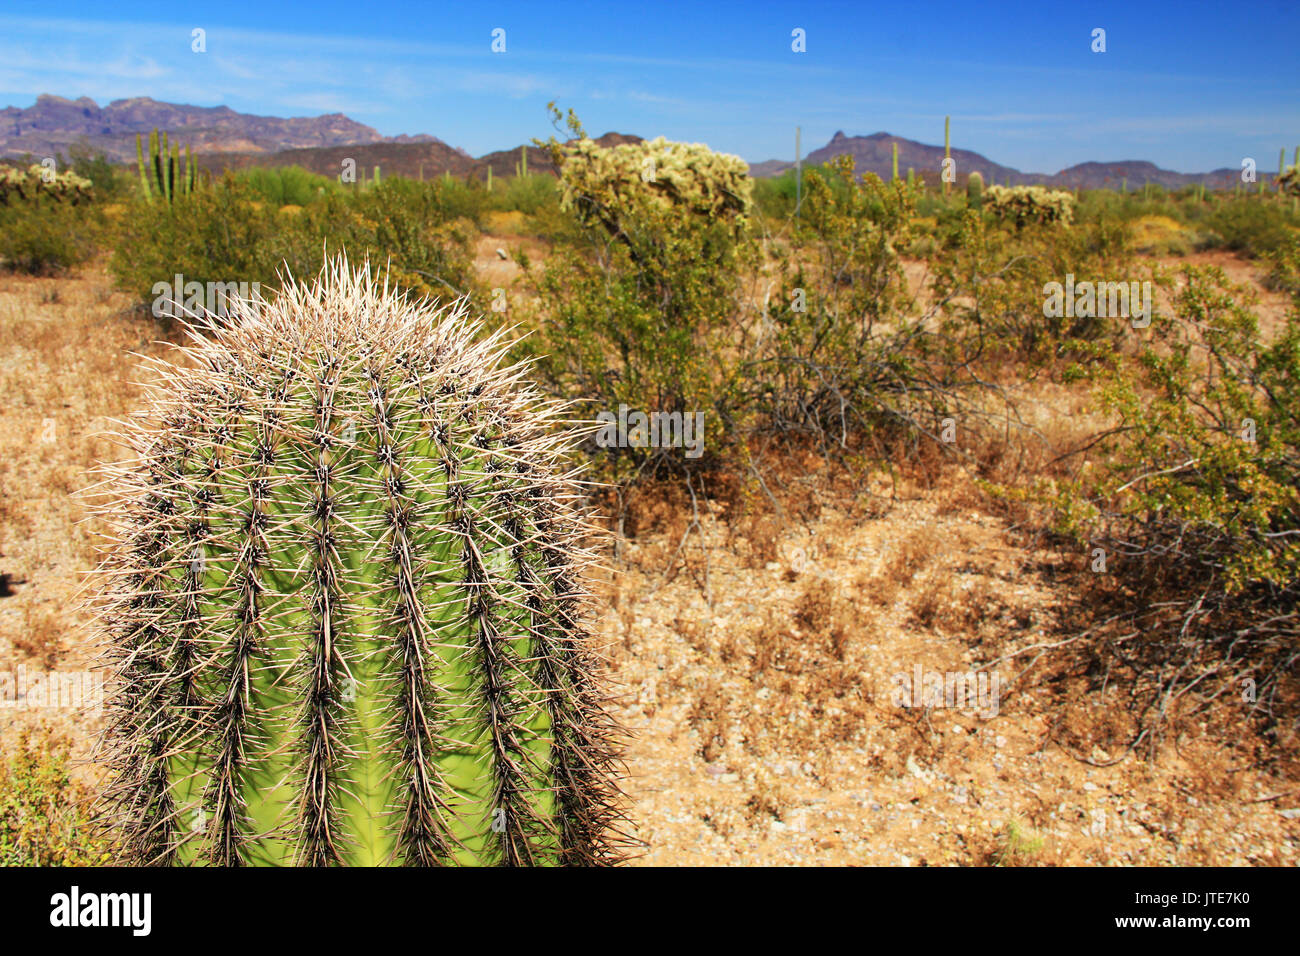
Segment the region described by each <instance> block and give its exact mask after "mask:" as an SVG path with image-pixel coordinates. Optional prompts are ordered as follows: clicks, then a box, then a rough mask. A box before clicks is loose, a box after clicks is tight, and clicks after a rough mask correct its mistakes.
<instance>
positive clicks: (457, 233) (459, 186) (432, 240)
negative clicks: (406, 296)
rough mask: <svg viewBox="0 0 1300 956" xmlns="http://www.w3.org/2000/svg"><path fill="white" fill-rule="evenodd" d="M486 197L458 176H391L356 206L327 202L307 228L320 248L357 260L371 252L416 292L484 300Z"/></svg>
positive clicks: (354, 200) (356, 198)
mask: <svg viewBox="0 0 1300 956" xmlns="http://www.w3.org/2000/svg"><path fill="white" fill-rule="evenodd" d="M481 199H482V191H481V190H477V189H475V188H474V187H472V186H470V185H468V184H465V183H462V182H460V181H459V180H455V179H451V180H439V181H434V182H418V181H416V180H413V179H402V178H394V179H386V180H384V181H383V182H382V183H381V184H380V185H378V186H376V187H374V188H373V189H367V190H364V191H361V192H358V193H354V194H353V195H352V197H351V201H350V202H344V201H334V202H331V203H328V204H325V205H324V206H323V207H322V208H321V210H320V214H319V215H316V214H315V213H316V212H317V210H316V209H315V208H313V209H311V210H308V215H307V217H306V223H305V227H306V229H307V230H308V232H309V234H311V235H312V236H313V238H315V239H317V240H318V244H320V242H329V243H330V244H331V245H333V244H335V243H338V244H339V245H340V246H341V247H342V248H345V249H346V250H347V251H348V254H349V255H350V256H352V257H353V258H354V259H358V258H360V256H362V255H368V256H369V257H370V258H371V260H372V261H373V262H374V263H375V265H376V266H386V267H387V269H388V273H389V276H390V278H391V279H392V281H394V282H396V283H397V284H398V285H399V286H400V287H402V288H404V289H409V290H411V291H412V292H414V293H416V294H419V295H428V296H430V297H433V298H439V299H446V298H447V297H448V296H461V295H470V296H471V297H477V296H479V295H480V294H481V292H480V290H479V289H478V287H477V284H476V280H475V277H474V255H473V248H474V246H473V243H474V238H475V237H476V235H477V229H476V227H475V225H474V218H475V217H477V216H478V215H479V212H480V211H481ZM479 304H480V306H481V305H482V303H479Z"/></svg>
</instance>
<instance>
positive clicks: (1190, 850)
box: [0, 236, 1300, 865]
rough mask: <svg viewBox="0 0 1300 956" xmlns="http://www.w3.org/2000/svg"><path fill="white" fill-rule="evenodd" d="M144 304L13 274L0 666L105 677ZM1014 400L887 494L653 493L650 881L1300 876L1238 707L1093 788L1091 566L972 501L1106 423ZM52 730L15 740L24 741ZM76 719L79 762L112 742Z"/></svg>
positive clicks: (782, 485)
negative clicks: (992, 707) (1088, 870)
mask: <svg viewBox="0 0 1300 956" xmlns="http://www.w3.org/2000/svg"><path fill="white" fill-rule="evenodd" d="M518 241H519V240H517V239H511V238H507V237H500V236H495V237H494V236H485V237H483V239H482V240H481V241H480V243H479V246H478V250H477V252H478V267H479V271H480V273H481V275H482V276H483V277H484V278H485V279H487V280H490V281H489V284H493V283H495V282H496V281H501V282H503V283H511V282H513V281H514V280H515V279H516V278H517V276H518V272H519V270H518V267H517V265H516V264H515V263H514V262H513V261H512V259H513V250H514V245H513V244H514V243H516V242H518ZM498 247H500V248H503V249H506V250H507V252H508V255H509V256H510V258H509V259H501V258H500V257H499V256H498V255H497V254H496V249H497V248H498ZM533 252H534V250H529V254H530V255H532V254H533ZM1223 258H1228V257H1223ZM1234 268H1236V266H1234ZM1241 268H1243V269H1249V268H1250V267H1245V266H1242V267H1241ZM909 274H910V273H909ZM1249 278H1252V279H1253V280H1256V281H1257V280H1258V278H1259V276H1258V275H1250V276H1249ZM128 304H129V303H128V302H127V301H126V299H125V298H124V297H122V296H120V295H117V294H115V293H113V292H112V291H111V284H110V281H109V279H108V277H107V275H106V274H105V273H104V271H103V269H102V267H101V266H98V265H97V266H94V267H91V268H87V269H86V270H85V271H84V272H82V273H80V274H77V275H73V276H69V277H64V278H58V279H32V278H21V277H15V276H0V389H2V390H3V394H4V396H5V397H6V400H7V401H6V411H5V425H6V427H5V429H4V430H3V432H2V433H0V575H3V576H4V581H5V582H6V584H5V587H4V588H0V595H4V596H0V667H5V668H10V667H16V666H18V665H23V666H25V667H27V668H29V669H41V668H52V669H56V670H58V671H77V670H82V669H85V668H87V667H90V666H91V661H92V657H91V653H92V650H91V648H89V647H88V646H87V643H86V637H85V633H84V631H83V630H82V629H81V625H82V624H83V623H84V622H83V621H81V620H79V618H78V616H77V612H76V610H75V602H74V596H75V594H76V592H77V590H78V589H79V587H80V586H81V584H82V582H83V580H84V576H85V572H86V571H87V569H88V568H90V567H91V566H93V564H94V562H95V552H94V538H93V533H94V528H93V526H91V525H89V524H87V523H86V522H85V521H83V511H82V507H81V505H80V504H79V502H78V500H77V499H76V498H75V497H74V496H73V492H74V491H76V490H77V489H79V488H83V487H85V485H86V484H87V483H88V482H89V481H90V480H91V479H90V477H89V476H88V469H89V467H90V466H91V465H92V464H93V462H94V461H96V460H97V459H100V458H104V457H111V456H113V454H114V452H113V450H112V446H111V445H110V444H109V443H108V442H107V441H106V440H105V439H104V438H102V437H96V436H97V433H98V432H100V431H102V430H103V429H105V428H106V427H108V424H109V420H110V419H112V418H115V417H119V416H122V415H124V414H125V413H127V412H128V411H129V410H130V409H131V407H132V405H133V403H134V402H135V400H136V398H137V395H138V389H137V387H136V386H135V385H133V384H132V381H133V379H134V378H135V376H136V374H137V368H138V362H137V360H136V359H135V358H134V357H133V356H132V354H131V353H132V352H133V351H134V352H147V351H151V350H153V349H155V348H157V346H154V345H152V344H151V340H152V339H153V337H154V335H155V332H154V329H153V327H152V325H151V324H150V323H149V322H147V321H141V320H139V319H135V318H131V317H129V316H128V315H126V314H123V313H122V312H121V310H122V309H124V308H125V307H126V306H127V305H128ZM1008 384H1009V385H1012V386H1014V387H1016V388H1017V392H1016V401H1017V405H1018V407H1019V408H1020V411H1021V415H1022V416H1023V417H1024V418H1025V419H1026V421H1027V423H1028V424H1029V425H1030V426H1033V427H1034V428H1036V429H1037V433H1036V437H1035V438H1034V439H1033V440H1030V441H1016V442H1012V441H1010V440H1007V441H1004V442H1001V443H1000V442H998V441H996V440H993V441H990V442H988V443H986V444H984V445H982V446H980V447H977V448H970V449H965V450H966V451H967V452H968V457H967V458H963V459H953V460H945V459H943V458H940V457H938V456H934V455H930V454H928V453H927V454H926V455H923V456H922V457H920V458H911V457H903V456H900V458H899V460H898V461H897V462H896V466H897V467H896V468H895V469H894V472H893V473H892V474H878V475H876V476H874V477H873V478H871V479H870V480H869V481H865V482H864V481H862V480H858V479H849V478H847V477H846V476H845V475H844V474H843V473H842V472H837V471H830V470H827V469H826V467H825V465H824V464H823V463H821V461H820V459H819V458H818V457H817V456H815V455H813V454H811V453H809V454H802V453H800V452H799V451H798V450H797V449H795V450H792V449H790V448H789V447H788V446H787V447H786V448H784V449H782V450H779V451H778V450H769V451H768V452H767V453H766V457H765V458H764V459H762V460H760V461H758V462H757V464H756V468H757V472H756V473H757V474H760V475H762V477H763V482H762V484H761V485H759V484H758V482H753V483H752V484H750V483H746V482H745V481H741V480H734V479H733V480H730V481H728V480H725V479H722V478H709V479H707V481H713V482H714V483H715V485H716V486H710V485H707V484H706V486H705V491H706V494H704V495H701V496H700V498H699V500H698V501H697V502H696V503H694V504H693V503H692V501H691V498H690V497H689V496H687V495H686V494H685V492H684V491H682V490H681V489H680V488H678V489H676V490H674V489H671V488H663V487H646V488H641V489H638V490H637V491H636V492H635V494H634V496H633V499H632V500H631V502H630V503H629V509H628V513H627V516H626V520H625V522H624V526H623V527H624V532H625V535H626V536H625V538H623V539H622V540H620V541H619V542H618V546H617V547H616V548H615V549H613V550H612V553H611V554H610V555H609V557H608V563H609V564H610V565H611V568H612V570H611V571H610V573H609V574H608V576H607V578H606V579H605V580H603V581H600V582H597V584H598V588H599V590H600V592H601V596H602V598H603V601H604V605H605V607H606V608H607V611H606V614H605V616H604V618H603V619H602V620H601V622H600V633H601V635H602V638H603V641H604V644H605V647H606V652H607V654H608V656H609V659H610V662H611V667H612V672H613V676H614V678H615V681H616V683H617V688H618V692H619V693H620V695H621V696H620V704H619V716H620V717H621V718H622V720H623V721H624V722H625V723H626V725H627V726H628V727H629V729H630V730H631V732H632V738H631V742H630V749H629V753H628V771H629V773H628V778H627V781H626V789H627V791H628V794H629V797H630V800H631V803H632V807H631V816H632V819H633V820H634V821H635V824H636V827H637V835H638V836H639V837H640V838H641V839H642V840H643V841H644V842H645V852H644V855H643V856H642V857H641V858H640V860H641V862H644V863H651V864H700V865H710V864H741V863H743V864H786V863H803V864H811V863H829V864H835V863H864V864H886V865H896V864H928V865H939V864H948V863H963V864H991V863H1027V864H1085V863H1086V864H1165V863H1176V864H1244V863H1254V864H1263V865H1268V864H1281V865H1294V864H1295V863H1296V862H1297V852H1296V849H1297V836H1298V834H1297V827H1298V826H1300V820H1297V819H1295V817H1296V816H1300V815H1298V814H1291V813H1288V814H1283V813H1282V812H1279V811H1289V810H1291V809H1293V808H1295V807H1297V806H1300V786H1298V785H1297V783H1296V781H1295V779H1294V778H1293V777H1290V776H1286V775H1284V773H1283V771H1282V770H1281V769H1279V768H1275V769H1272V770H1266V769H1260V768H1259V767H1258V765H1257V763H1256V762H1255V761H1252V760H1251V759H1250V756H1251V752H1252V747H1253V746H1254V745H1253V743H1252V741H1251V739H1250V737H1249V735H1250V729H1249V725H1248V724H1247V723H1246V721H1245V718H1244V716H1243V715H1236V716H1234V712H1233V711H1232V709H1231V707H1230V706H1226V705H1225V706H1224V707H1221V708H1219V709H1218V710H1217V711H1215V712H1213V714H1212V715H1211V716H1210V718H1207V717H1205V716H1202V717H1201V718H1200V719H1199V722H1190V723H1184V724H1179V725H1176V726H1175V728H1174V732H1173V733H1171V734H1170V736H1169V743H1168V745H1167V746H1166V747H1165V748H1163V749H1162V750H1161V752H1160V753H1159V754H1158V755H1157V757H1156V758H1155V759H1152V760H1139V759H1136V758H1134V759H1129V760H1125V761H1121V762H1119V763H1116V764H1114V765H1111V766H1096V765H1094V764H1105V763H1107V762H1109V760H1110V759H1111V758H1112V757H1113V756H1117V755H1118V754H1117V753H1112V752H1111V751H1110V750H1108V749H1107V743H1106V742H1107V741H1108V740H1122V738H1123V734H1124V728H1123V727H1122V726H1119V725H1118V724H1117V725H1116V726H1115V727H1111V726H1110V724H1111V723H1112V722H1115V721H1116V719H1117V718H1116V713H1117V710H1118V708H1117V707H1116V706H1115V704H1114V701H1113V700H1111V699H1110V698H1109V697H1108V696H1107V694H1106V693H1105V692H1103V693H1093V694H1089V695H1083V694H1081V693H1079V691H1078V689H1077V686H1076V684H1077V682H1078V674H1076V673H1072V672H1071V671H1069V670H1068V668H1066V667H1065V665H1056V666H1055V667H1053V666H1052V665H1051V661H1050V659H1049V658H1044V657H1043V655H1042V654H1041V653H1039V650H1038V648H1039V646H1040V645H1050V644H1051V643H1052V642H1054V641H1057V640H1059V639H1060V637H1061V635H1062V633H1064V632H1065V628H1066V626H1067V623H1068V622H1067V621H1066V620H1065V619H1064V618H1065V616H1066V611H1065V609H1066V608H1067V607H1068V606H1069V605H1070V604H1071V600H1070V599H1071V596H1072V594H1073V593H1074V588H1075V585H1074V583H1073V582H1074V581H1075V580H1077V575H1078V574H1079V573H1080V565H1081V563H1082V561H1081V559H1080V558H1079V556H1077V555H1068V554H1064V555H1063V554H1059V553H1057V552H1055V551H1053V550H1052V549H1050V548H1046V547H1044V546H1043V544H1042V542H1039V541H1036V540H1035V539H1033V538H1030V537H1029V536H1028V535H1027V534H1026V533H1025V532H1024V531H1023V530H1022V529H1021V527H1020V526H1019V525H1020V521H1021V516H1020V515H1019V514H1018V512H1017V510H1016V506H1015V505H1012V504H1006V503H998V502H994V501H992V500H990V499H989V498H988V496H986V495H985V494H984V493H983V492H982V491H981V490H980V489H979V487H978V486H977V485H976V483H975V479H976V478H984V479H989V480H993V481H1007V480H1010V478H1011V477H1013V476H1017V475H1026V474H1051V473H1052V472H1051V469H1053V468H1058V469H1059V468H1064V467H1066V466H1064V465H1061V464H1059V463H1055V464H1054V463H1053V462H1054V459H1055V458H1056V456H1057V454H1058V453H1059V451H1061V450H1062V449H1065V448H1068V447H1071V446H1072V445H1073V444H1074V443H1077V442H1078V441H1080V440H1082V439H1083V438H1084V437H1086V436H1087V434H1089V432H1090V429H1092V428H1093V427H1094V423H1092V422H1090V421H1089V420H1088V419H1087V417H1086V415H1084V414H1083V412H1084V410H1085V405H1084V403H1083V399H1082V398H1081V395H1080V393H1077V392H1075V391H1073V390H1071V389H1069V388H1066V387H1064V386H1060V385H1055V384H1051V383H1045V382H1044V383H1033V384H1030V385H1016V384H1015V383H1008ZM1065 411H1068V412H1069V413H1070V414H1062V412H1065ZM1031 434H1032V433H1031ZM916 666H920V667H921V668H922V669H923V670H926V671H939V672H944V671H948V672H953V671H956V672H966V671H970V670H975V669H979V668H990V669H992V670H994V671H995V672H997V673H998V675H999V676H1000V678H1001V682H1002V693H1001V699H1000V702H999V704H1000V705H999V707H998V708H997V712H996V714H994V713H988V712H978V711H973V710H970V709H947V708H943V707H912V708H905V707H900V706H898V705H897V703H896V702H895V700H894V697H893V694H894V690H895V687H896V682H895V675H897V674H899V673H909V674H910V673H912V671H913V668H914V667H916ZM1066 704H1069V706H1066ZM40 716H41V717H42V718H48V717H49V716H50V715H49V714H48V713H46V714H42V715H40ZM36 719H37V715H34V714H31V713H27V712H23V711H18V710H5V711H3V712H0V722H2V724H3V739H4V740H5V741H6V742H8V741H12V740H13V739H14V735H15V733H16V731H17V729H18V728H19V727H20V725H25V724H29V723H32V722H34V721H35V720H36ZM60 719H61V722H62V723H63V724H64V725H65V727H66V729H68V730H70V731H71V732H72V734H73V736H74V739H75V741H76V745H77V746H76V755H77V756H78V757H81V758H84V757H85V756H86V755H87V752H88V745H89V743H90V740H91V738H92V735H93V733H94V731H95V730H96V728H97V719H96V717H95V716H94V715H93V714H89V715H83V714H74V713H65V714H62V715H60ZM1234 720H1239V723H1240V730H1239V731H1237V730H1235V729H1234V725H1233V723H1232V722H1233V721H1234ZM1119 723H1122V721H1120V722H1119ZM1212 723H1213V725H1211V724H1212ZM1225 730H1226V732H1225ZM1085 740H1086V741H1089V742H1090V746H1091V750H1088V751H1086V752H1080V751H1079V749H1078V748H1079V742H1080V741H1085ZM1088 760H1091V761H1092V763H1089V762H1087V761H1088ZM95 772H96V770H95V767H94V766H93V764H89V763H86V764H83V765H82V767H81V770H80V773H81V774H82V776H83V777H93V776H94V775H95Z"/></svg>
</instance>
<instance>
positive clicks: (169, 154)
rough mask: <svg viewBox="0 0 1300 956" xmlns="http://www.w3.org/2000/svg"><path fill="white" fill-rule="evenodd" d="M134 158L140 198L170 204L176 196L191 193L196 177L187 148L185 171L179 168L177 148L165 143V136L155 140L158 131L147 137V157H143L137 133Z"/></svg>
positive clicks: (174, 145) (142, 145)
mask: <svg viewBox="0 0 1300 956" xmlns="http://www.w3.org/2000/svg"><path fill="white" fill-rule="evenodd" d="M135 159H136V165H137V166H138V167H139V170H140V188H141V190H142V191H143V192H144V197H145V199H147V200H148V201H149V202H153V197H154V196H161V197H162V198H163V199H164V200H165V201H166V202H169V203H171V202H174V201H175V200H176V199H177V197H179V196H184V195H188V194H189V193H192V192H194V187H195V184H196V181H197V177H198V170H199V167H198V163H196V162H194V161H193V156H192V155H191V154H190V148H189V146H186V147H185V168H184V170H182V169H181V160H180V149H179V147H177V145H176V144H175V143H172V144H171V145H170V149H169V147H168V143H167V134H166V133H163V134H162V141H161V142H159V140H158V130H157V129H155V130H154V131H153V132H152V133H150V134H149V154H148V156H146V155H145V152H144V143H143V142H142V141H141V138H140V134H139V133H137V134H136V137H135Z"/></svg>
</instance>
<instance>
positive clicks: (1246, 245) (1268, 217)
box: [1205, 196, 1300, 256]
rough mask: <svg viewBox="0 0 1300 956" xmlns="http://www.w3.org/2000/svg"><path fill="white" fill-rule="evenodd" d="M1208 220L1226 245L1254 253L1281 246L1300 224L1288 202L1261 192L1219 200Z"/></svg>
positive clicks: (1265, 252)
mask: <svg viewBox="0 0 1300 956" xmlns="http://www.w3.org/2000/svg"><path fill="white" fill-rule="evenodd" d="M1205 223H1206V225H1207V226H1208V227H1209V228H1210V229H1212V230H1214V232H1215V233H1217V234H1218V235H1219V236H1220V237H1221V238H1222V240H1223V245H1224V246H1225V247H1226V248H1228V249H1233V250H1236V251H1240V252H1244V253H1246V254H1247V255H1250V256H1263V255H1267V254H1268V253H1269V252H1272V251H1273V250H1275V249H1278V248H1280V247H1281V246H1283V245H1284V244H1285V243H1286V241H1287V239H1288V237H1290V236H1292V235H1294V229H1295V227H1297V226H1300V221H1297V220H1296V217H1295V216H1292V215H1290V214H1289V212H1288V207H1286V206H1285V205H1284V204H1282V203H1278V202H1273V201H1269V200H1265V199H1262V198H1260V197H1258V196H1242V197H1236V198H1233V199H1231V200H1227V201H1225V202H1223V203H1221V204H1219V205H1218V207H1217V208H1216V209H1215V210H1214V212H1213V213H1212V214H1211V215H1209V216H1208V217H1206V220H1205Z"/></svg>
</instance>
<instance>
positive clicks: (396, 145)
mask: <svg viewBox="0 0 1300 956" xmlns="http://www.w3.org/2000/svg"><path fill="white" fill-rule="evenodd" d="M430 139H432V137H431V138H430ZM640 141H641V137H639V136H629V135H627V134H624V133H606V134H605V135H604V136H601V137H599V138H598V139H597V140H596V142H597V143H599V144H600V145H602V146H615V145H618V144H620V143H638V142H640ZM519 149H520V147H518V146H516V147H515V148H514V149H503V150H500V151H498V152H495V153H488V154H487V155H486V156H481V157H479V158H478V159H474V158H473V157H471V156H469V155H467V154H466V153H465V152H464V151H463V150H456V149H452V148H451V147H450V146H448V145H447V144H446V143H444V142H442V141H441V140H432V142H418V143H416V142H405V143H403V142H397V141H396V140H391V141H386V142H382V143H352V144H349V145H346V146H323V147H313V148H309V149H285V150H280V151H279V152H276V153H269V154H268V153H247V152H245V153H204V154H200V155H199V157H198V161H199V165H200V167H202V168H204V169H206V170H208V171H209V172H211V173H212V174H213V175H220V173H221V172H222V171H223V170H225V169H235V170H238V169H246V168H248V167H250V166H301V167H303V168H304V169H309V170H311V171H312V172H313V173H319V174H321V175H322V176H331V177H332V176H337V175H338V174H339V172H340V170H342V168H343V165H342V164H343V160H345V159H351V160H354V161H355V162H356V164H357V176H358V178H360V176H361V174H362V173H363V172H364V173H365V176H366V178H370V177H371V176H373V175H374V167H375V166H378V167H379V173H380V175H381V176H406V177H409V178H411V179H419V178H424V179H433V178H434V177H437V176H441V175H442V174H443V173H451V175H453V176H457V177H463V176H472V177H474V178H475V179H486V178H487V171H488V167H489V166H490V167H491V168H492V175H493V176H494V177H498V178H500V177H508V176H513V175H514V174H515V167H516V165H518V163H519ZM528 171H529V172H530V173H551V174H554V172H555V167H554V166H553V165H552V164H551V160H550V157H549V156H548V155H547V154H546V152H545V151H543V150H540V149H538V148H537V147H535V146H533V145H532V144H529V145H528Z"/></svg>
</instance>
